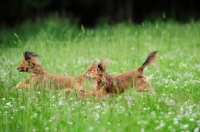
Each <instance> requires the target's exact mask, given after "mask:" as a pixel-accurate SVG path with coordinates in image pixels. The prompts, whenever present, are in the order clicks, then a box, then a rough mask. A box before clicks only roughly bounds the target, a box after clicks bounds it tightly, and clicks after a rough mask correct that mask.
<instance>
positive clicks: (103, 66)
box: [98, 58, 109, 72]
mask: <svg viewBox="0 0 200 132" xmlns="http://www.w3.org/2000/svg"><path fill="white" fill-rule="evenodd" d="M108 62H109V58H106V59H104V60H103V61H102V62H100V63H99V64H98V68H99V69H100V70H101V71H102V72H105V71H106V66H107V63H108Z"/></svg>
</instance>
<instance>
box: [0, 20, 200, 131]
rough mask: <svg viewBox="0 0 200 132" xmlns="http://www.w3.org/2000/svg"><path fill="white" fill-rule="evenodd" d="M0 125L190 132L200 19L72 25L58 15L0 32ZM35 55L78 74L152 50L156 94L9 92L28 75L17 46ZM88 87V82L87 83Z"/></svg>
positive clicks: (196, 125) (135, 62) (196, 124)
mask: <svg viewBox="0 0 200 132" xmlns="http://www.w3.org/2000/svg"><path fill="white" fill-rule="evenodd" d="M0 34H1V35H0V43H1V44H0V46H1V49H0V60H1V61H0V86H1V89H0V124H1V126H2V127H0V131H20V132H21V131H24V132H27V131H33V132H34V131H35V132H37V131H42V132H43V131H73V132H74V131H81V132H88V131H95V132H97V131H99V132H104V131H106V132H107V131H108V132H110V131H115V132H122V131H148V132H149V131H152V132H154V131H171V132H174V131H195V132H198V131H199V129H200V104H199V100H200V89H199V87H200V80H199V77H200V64H199V62H200V59H199V51H200V37H199V36H200V23H199V22H191V23H187V24H179V23H175V22H166V23H164V22H158V23H148V22H145V23H143V24H142V25H131V24H119V25H115V26H108V25H104V26H99V27H96V28H95V29H86V28H84V27H82V28H80V29H79V28H78V27H77V26H76V25H71V24H69V22H68V21H66V20H62V19H59V18H56V19H47V20H46V21H41V20H38V21H37V22H36V23H30V22H27V23H25V24H23V25H22V26H19V27H15V28H13V29H2V30H1V31H0ZM26 50H28V51H33V52H36V53H38V54H39V55H40V58H41V64H42V66H43V67H44V68H45V69H46V70H47V71H49V72H51V73H55V74H60V75H63V74H65V75H70V76H78V75H79V74H80V73H82V72H83V71H84V70H85V69H86V67H87V66H88V65H89V64H91V63H92V62H93V60H95V59H96V60H98V61H101V60H103V59H104V58H110V62H109V64H108V66H107V71H108V72H109V73H110V74H111V75H118V74H120V73H122V72H125V71H130V70H133V69H136V68H138V67H139V66H140V65H141V64H142V63H143V62H144V60H145V58H146V56H147V55H148V53H149V52H151V51H153V50H158V51H159V52H158V66H157V68H153V67H148V68H147V69H145V74H146V75H147V76H152V77H153V79H152V81H151V82H152V87H153V88H154V89H155V91H156V92H157V97H154V96H152V95H151V94H149V93H138V92H136V91H135V90H133V89H129V90H127V91H125V93H123V94H120V95H116V96H115V97H113V98H107V99H102V100H99V101H98V102H95V101H94V98H93V97H91V98H89V99H86V100H83V99H80V98H78V97H77V96H76V94H75V93H70V94H65V93H63V92H59V93H57V92H55V91H54V90H49V91H47V90H35V89H30V90H13V87H14V86H15V85H16V84H17V83H18V82H19V81H21V80H23V79H25V78H28V77H29V75H28V74H27V73H19V72H18V71H17V70H16V68H17V67H18V66H19V65H20V62H21V60H22V59H23V55H22V53H23V52H24V51H26ZM91 87H92V86H91Z"/></svg>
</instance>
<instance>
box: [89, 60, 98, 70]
mask: <svg viewBox="0 0 200 132" xmlns="http://www.w3.org/2000/svg"><path fill="white" fill-rule="evenodd" d="M97 66H98V62H97V61H96V60H94V61H93V63H92V64H91V65H89V66H88V67H87V69H86V71H87V70H90V69H92V68H94V67H97Z"/></svg>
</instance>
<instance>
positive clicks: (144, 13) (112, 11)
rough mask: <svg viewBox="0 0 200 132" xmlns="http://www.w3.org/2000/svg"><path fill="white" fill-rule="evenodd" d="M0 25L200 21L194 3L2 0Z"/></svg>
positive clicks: (199, 4) (190, 0) (176, 0)
mask: <svg viewBox="0 0 200 132" xmlns="http://www.w3.org/2000/svg"><path fill="white" fill-rule="evenodd" d="M0 3H1V4H0V10H1V11H0V23H1V25H7V26H13V25H16V24H19V23H21V22H23V21H24V20H27V19H30V20H33V21H34V20H35V18H36V17H45V16H47V15H49V14H51V13H52V12H56V13H58V14H59V15H62V16H64V17H68V18H69V19H71V20H73V19H74V20H76V21H78V23H79V24H83V25H84V26H94V25H95V24H96V23H97V22H98V21H100V20H102V21H103V22H107V23H110V24H115V23H118V22H127V21H128V22H133V23H141V22H142V21H144V20H150V21H154V20H155V19H159V18H160V19H165V20H167V19H173V20H176V21H180V22H185V21H189V20H191V19H193V20H198V19H199V17H200V2H199V1H197V0H188V1H183V0H2V1H1V2H0Z"/></svg>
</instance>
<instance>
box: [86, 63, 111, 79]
mask: <svg viewBox="0 0 200 132" xmlns="http://www.w3.org/2000/svg"><path fill="white" fill-rule="evenodd" d="M108 61H109V59H105V60H103V61H102V62H100V63H99V64H97V63H96V62H95V64H94V62H93V64H92V67H90V68H88V69H87V70H86V77H88V78H92V79H97V78H101V76H102V74H103V73H104V72H106V65H107V63H108Z"/></svg>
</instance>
